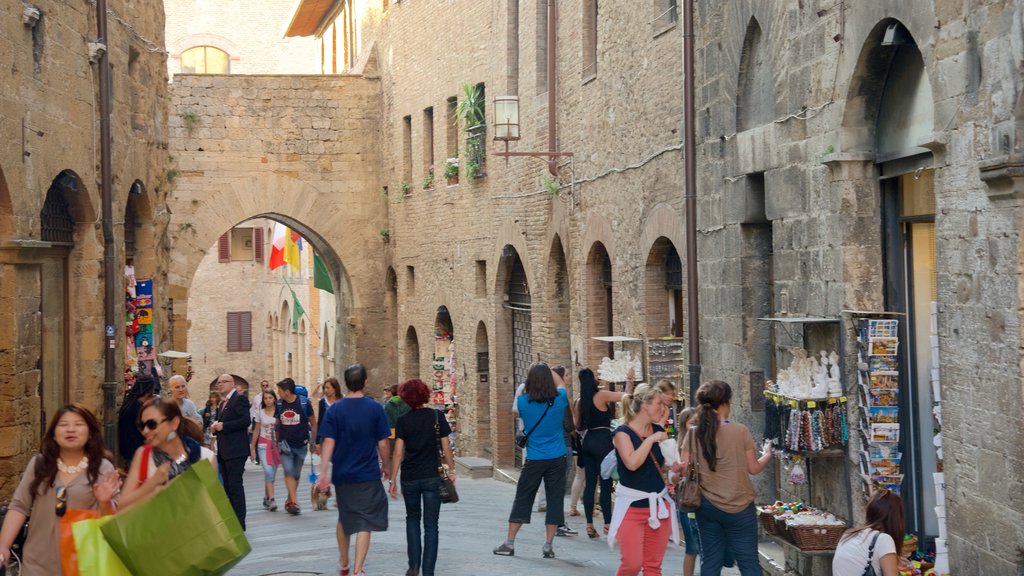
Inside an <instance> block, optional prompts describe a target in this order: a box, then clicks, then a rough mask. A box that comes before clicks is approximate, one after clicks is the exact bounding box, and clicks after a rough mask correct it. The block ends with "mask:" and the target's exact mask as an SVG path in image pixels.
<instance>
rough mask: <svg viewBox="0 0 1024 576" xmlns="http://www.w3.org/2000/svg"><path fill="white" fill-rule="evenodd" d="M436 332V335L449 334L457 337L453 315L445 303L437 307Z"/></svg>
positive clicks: (435, 317)
mask: <svg viewBox="0 0 1024 576" xmlns="http://www.w3.org/2000/svg"><path fill="white" fill-rule="evenodd" d="M434 333H435V335H444V334H447V335H448V336H451V337H452V338H454V337H455V325H454V323H453V322H452V315H451V313H450V312H449V311H448V307H447V306H445V305H444V304H441V305H440V306H438V307H437V314H436V315H435V316H434Z"/></svg>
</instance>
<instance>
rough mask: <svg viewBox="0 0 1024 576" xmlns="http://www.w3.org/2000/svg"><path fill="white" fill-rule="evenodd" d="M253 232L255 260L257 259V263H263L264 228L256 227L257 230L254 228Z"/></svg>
mask: <svg viewBox="0 0 1024 576" xmlns="http://www.w3.org/2000/svg"><path fill="white" fill-rule="evenodd" d="M252 231H253V238H252V246H253V249H252V253H253V259H255V260H256V262H259V263H262V262H263V228H260V227H256V228H253V229H252Z"/></svg>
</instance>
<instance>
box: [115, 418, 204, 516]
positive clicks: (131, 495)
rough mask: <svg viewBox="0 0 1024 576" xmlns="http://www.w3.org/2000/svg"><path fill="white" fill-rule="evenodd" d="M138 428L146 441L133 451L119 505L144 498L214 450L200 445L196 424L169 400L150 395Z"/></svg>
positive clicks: (129, 503)
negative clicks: (151, 397) (150, 398)
mask: <svg viewBox="0 0 1024 576" xmlns="http://www.w3.org/2000/svg"><path fill="white" fill-rule="evenodd" d="M138 428H139V430H140V431H141V432H142V436H143V438H145V440H146V444H145V445H144V446H142V447H141V448H139V449H138V450H136V451H135V457H133V458H132V465H131V467H130V468H129V469H128V477H127V478H126V479H125V482H124V491H123V492H122V493H121V500H120V505H121V508H128V507H129V506H131V505H133V504H135V503H137V502H139V501H141V500H144V499H145V498H146V497H147V496H150V495H152V494H155V493H156V492H157V491H158V490H159V489H160V487H162V486H163V485H164V484H167V483H168V482H169V481H171V480H172V479H173V478H175V477H176V476H178V475H179V474H181V473H182V472H184V471H185V470H188V468H189V466H191V465H193V464H195V463H196V462H198V461H199V460H201V459H203V458H207V459H211V460H212V456H213V452H211V451H210V450H208V449H206V448H203V447H202V446H200V445H199V442H198V441H197V440H196V438H202V431H201V430H199V425H198V424H196V423H195V422H193V421H192V420H189V419H188V418H185V417H183V416H182V415H181V409H180V408H178V405H177V404H175V403H174V402H172V401H169V400H164V399H163V398H153V399H152V400H150V401H149V402H147V403H146V404H145V405H144V406H143V408H142V411H141V412H140V413H139V421H138Z"/></svg>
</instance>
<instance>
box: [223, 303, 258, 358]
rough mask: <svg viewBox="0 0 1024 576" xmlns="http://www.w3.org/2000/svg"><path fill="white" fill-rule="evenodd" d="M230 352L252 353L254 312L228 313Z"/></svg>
mask: <svg viewBox="0 0 1024 576" xmlns="http://www.w3.org/2000/svg"><path fill="white" fill-rule="evenodd" d="M227 324H228V352H251V351H252V312H228V318H227Z"/></svg>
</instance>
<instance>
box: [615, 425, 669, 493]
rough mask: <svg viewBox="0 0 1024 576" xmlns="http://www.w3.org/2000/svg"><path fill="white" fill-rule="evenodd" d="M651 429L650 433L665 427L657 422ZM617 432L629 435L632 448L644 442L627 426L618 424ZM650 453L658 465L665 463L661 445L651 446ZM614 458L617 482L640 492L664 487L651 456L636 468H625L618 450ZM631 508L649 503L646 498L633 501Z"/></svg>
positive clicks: (659, 490) (656, 490) (661, 430)
mask: <svg viewBox="0 0 1024 576" xmlns="http://www.w3.org/2000/svg"><path fill="white" fill-rule="evenodd" d="M652 428H653V430H652V431H651V434H654V433H655V432H663V431H664V430H665V429H664V428H662V427H661V426H658V425H657V424H654V425H653V426H652ZM619 432H625V433H626V434H628V435H629V439H630V440H632V441H633V449H634V450H635V449H637V448H639V447H640V445H641V444H643V443H644V441H643V439H642V438H640V435H639V434H637V433H636V432H634V431H633V429H632V428H630V427H629V426H619V427H618V428H616V429H615V434H618V433H619ZM651 454H653V455H654V457H655V458H656V459H657V460H658V466H664V465H665V457H664V456H662V455H661V447H660V446H659V445H658V444H654V445H653V446H651ZM615 459H616V460H618V467H619V483H621V484H622V485H623V486H628V487H629V488H632V489H633V490H640V491H642V492H661V491H662V490H663V489H664V488H665V481H664V480H662V478H661V474H659V473H658V466H655V465H654V462H652V461H651V457H650V456H648V457H647V459H646V460H644V463H643V464H641V465H640V467H639V468H637V469H636V470H630V469H629V468H626V465H625V464H623V463H622V456H620V455H619V451H618V450H616V451H615ZM630 507H631V508H648V507H649V504H648V502H647V500H639V501H637V502H633V503H632V504H631V505H630Z"/></svg>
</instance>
